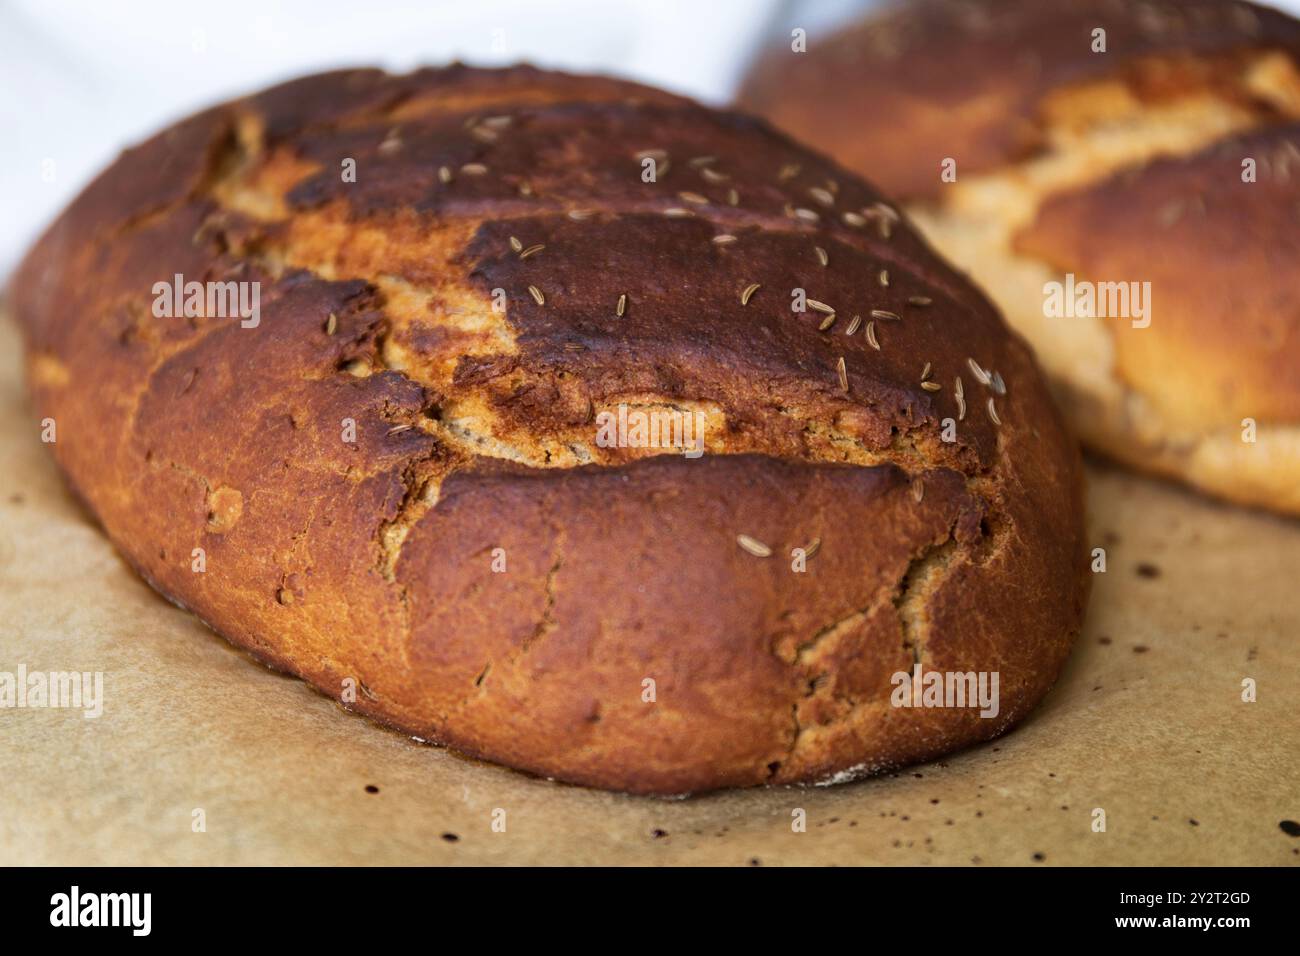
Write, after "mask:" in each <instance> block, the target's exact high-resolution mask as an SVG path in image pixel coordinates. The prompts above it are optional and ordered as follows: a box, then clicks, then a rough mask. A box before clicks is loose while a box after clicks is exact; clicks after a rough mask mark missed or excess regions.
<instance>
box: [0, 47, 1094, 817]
mask: <svg viewBox="0 0 1300 956" xmlns="http://www.w3.org/2000/svg"><path fill="white" fill-rule="evenodd" d="M647 159H650V160H652V161H653V163H654V164H655V167H656V176H655V177H654V181H653V182H646V181H645V179H644V178H643V171H644V170H645V169H646V168H647V166H646V160H647ZM349 160H351V161H353V162H354V163H355V173H356V175H355V181H349V180H348V177H346V176H345V175H343V172H342V171H343V169H344V167H345V166H346V162H347V161H349ZM175 274H182V275H183V276H184V277H185V278H186V279H187V280H189V279H198V280H200V281H232V280H233V281H247V282H258V283H260V290H261V317H260V323H259V324H258V325H257V326H256V327H252V328H246V327H243V326H242V325H241V323H240V322H239V321H238V320H237V319H230V318H219V317H190V318H184V317H181V318H160V317H158V316H156V315H155V314H154V310H153V309H152V307H151V306H152V302H153V292H152V291H151V290H152V288H153V286H154V284H155V283H157V282H160V281H161V282H170V281H171V280H172V277H173V275H175ZM755 285H757V286H758V288H756V289H755V288H753V287H754V286H755ZM795 290H803V292H804V294H805V296H806V298H807V299H808V300H811V301H812V302H813V303H815V305H814V306H813V307H811V308H809V309H807V310H806V311H803V312H799V311H795V310H793V309H792V303H793V302H794V301H796V298H797V295H796V294H795ZM11 293H12V295H13V299H14V302H15V305H16V310H17V314H18V317H19V320H20V323H21V325H22V327H23V329H24V332H25V335H26V339H27V344H28V369H29V378H30V382H31V387H32V391H33V394H34V396H35V400H36V406H37V411H38V413H39V414H40V415H42V416H49V417H52V418H54V419H55V420H56V422H57V428H58V432H57V435H58V438H57V442H56V443H55V444H54V446H53V450H54V452H55V454H56V456H57V458H58V460H59V462H60V464H61V466H62V467H63V469H64V471H65V472H66V474H67V476H68V478H69V480H70V482H71V484H72V485H73V487H74V488H75V489H76V491H77V492H78V494H79V495H80V496H81V497H82V498H83V499H84V500H85V502H86V503H87V504H88V506H89V507H90V508H91V510H92V511H93V512H94V513H95V514H96V515H97V516H98V518H99V519H100V520H101V522H102V523H103V526H104V528H105V529H106V531H107V532H108V534H109V535H110V537H111V538H112V539H113V541H114V542H115V543H116V544H117V546H118V547H119V548H120V549H121V551H122V552H123V553H124V554H125V555H126V556H127V557H128V559H129V560H130V561H131V563H132V564H133V565H134V566H135V567H136V568H137V569H138V570H139V571H140V573H141V574H142V575H144V576H145V577H146V578H147V579H148V580H149V581H150V583H152V584H153V586H154V587H156V588H157V589H158V590H160V591H161V592H162V593H164V594H165V595H167V596H169V597H171V598H172V599H173V600H175V601H177V602H178V603H181V604H183V605H184V606H185V607H188V608H190V609H192V610H193V611H194V612H195V613H196V614H198V615H199V616H200V617H201V618H202V619H203V620H205V621H206V622H208V623H209V624H210V625H211V626H212V627H213V628H214V629H216V630H217V631H218V632H220V633H221V634H223V635H224V636H226V637H227V638H229V639H230V640H232V641H233V642H235V643H237V644H239V645H242V646H244V647H246V648H248V649H249V650H250V651H252V652H253V653H254V654H255V655H257V656H258V657H260V658H261V659H263V660H265V661H267V662H269V663H272V664H274V665H275V666H277V667H280V668H283V669H285V670H288V671H290V672H292V673H294V674H298V675H300V676H302V677H304V678H305V679H307V680H308V681H310V682H311V683H312V684H314V685H315V686H316V687H318V688H320V689H321V690H322V691H323V692H324V693H326V694H328V695H330V696H332V697H335V698H337V699H340V700H342V701H343V702H344V703H345V705H346V706H348V707H350V708H354V709H356V710H359V711H361V712H363V713H365V714H368V715H370V716H372V717H375V718H377V719H379V720H382V721H384V722H387V723H389V724H392V725H394V726H396V727H399V728H402V729H403V730H405V731H407V732H409V733H410V734H412V735H414V736H417V737H419V738H422V739H426V740H430V741H435V742H439V743H444V744H448V745H451V746H453V747H455V748H457V749H459V750H461V751H463V752H465V753H468V754H472V755H475V756H480V757H484V758H487V759H490V760H493V761H497V762H500V763H504V764H507V765H510V766H513V767H516V768H520V769H524V770H527V771H531V772H534V773H538V774H542V775H546V776H551V777H555V778H558V779H562V780H566V781H571V782H576V783H584V784H591V785H597V786H603V787H609V788H616V789H623V790H629V791H640V792H657V793H680V792H687V791H694V790H704V789H709V788H714V787H722V786H745V785H754V784H762V783H791V782H805V781H817V780H824V779H829V778H837V779H843V778H845V777H848V776H852V775H855V774H861V773H866V772H869V771H872V770H878V769H881V768H885V767H890V766H897V765H900V764H902V763H906V762H909V761H915V760H920V759H924V758H927V757H931V756H934V755H937V754H941V753H944V752H947V751H950V750H952V749H954V748H957V747H960V746H962V745H964V744H968V743H970V742H973V741H977V740H981V739H985V738H987V737H989V736H992V735H995V734H997V733H1000V732H1002V731H1003V730H1005V729H1006V728H1007V727H1009V726H1010V725H1012V724H1013V723H1015V722H1016V721H1018V720H1019V719H1020V718H1022V717H1023V716H1024V715H1025V714H1026V713H1027V712H1028V711H1029V710H1030V709H1031V708H1032V706H1033V705H1034V704H1035V703H1036V702H1037V701H1038V700H1039V698H1041V696H1042V695H1043V694H1044V693H1045V692H1046V690H1047V689H1048V688H1049V687H1050V686H1051V684H1052V682H1053V681H1054V680H1055V678H1056V675H1057V673H1058V672H1059V669H1060V667H1061V665H1062V663H1063V661H1064V659H1065V657H1066V655H1067V653H1068V650H1069V647H1070V644H1071V641H1072V639H1073V637H1074V635H1075V633H1076V632H1077V630H1078V627H1079V624H1080V619H1081V616H1082V611H1083V605H1084V601H1085V597H1086V588H1087V584H1086V575H1085V573H1084V540H1083V519H1082V502H1081V477H1080V466H1079V461H1078V454H1077V451H1076V449H1075V448H1074V446H1073V445H1072V443H1071V442H1070V440H1069V438H1068V436H1067V435H1066V433H1065V432H1064V430H1063V428H1062V426H1061V424H1060V421H1059V420H1058V416H1057V414H1056V412H1055V410H1054V408H1053V406H1052V403H1051V400H1050V399H1049V396H1048V394H1047V392H1046V391H1045V388H1044V385H1043V382H1042V380H1041V378H1040V375H1039V373H1038V371H1037V369H1036V367H1035V365H1034V363H1033V360H1032V358H1031V356H1030V354H1029V351H1028V349H1027V347H1026V346H1025V344H1024V343H1023V342H1022V341H1020V340H1019V339H1018V338H1016V337H1015V336H1014V335H1012V334H1011V333H1009V332H1008V330H1007V329H1006V327H1005V326H1004V325H1003V323H1002V322H1001V320H1000V319H999V317H998V315H997V314H996V312H995V311H994V310H993V309H992V307H991V306H990V305H989V304H988V303H987V301H986V300H985V299H984V298H983V297H982V296H981V295H980V294H979V293H978V292H976V291H975V290H974V288H973V287H972V286H971V285H970V284H969V283H967V282H966V281H965V280H963V279H962V278H960V277H959V276H958V275H956V274H955V273H954V272H952V271H951V270H950V269H949V268H947V267H946V266H945V265H944V264H943V263H942V262H941V261H939V260H938V259H937V258H936V257H935V256H934V254H933V253H931V252H930V251H929V250H928V248H927V247H926V246H925V245H924V243H923V242H922V241H921V240H920V239H919V238H918V237H917V236H916V234H915V232H914V231H913V230H912V229H911V228H910V227H909V226H908V225H907V223H906V222H905V221H902V220H901V219H900V218H899V217H898V214H897V213H896V212H895V211H894V210H893V208H892V207H890V206H889V205H888V204H887V203H886V202H885V201H884V200H883V199H882V198H881V196H880V195H879V194H877V193H876V192H874V191H873V190H871V189H869V188H868V187H866V186H865V185H864V184H863V183H862V182H860V181H859V180H857V179H856V178H854V177H853V176H851V175H849V174H847V173H845V172H843V171H842V170H841V169H840V168H838V167H836V166H835V165H834V164H833V163H832V162H830V161H829V160H826V159H824V158H822V157H821V156H819V155H817V154H815V153H812V152H810V151H808V150H806V149H804V148H802V147H799V146H797V145H795V144H794V143H792V142H790V141H789V140H787V139H785V138H783V137H782V136H780V135H778V134H776V133H774V132H772V131H771V130H770V129H769V128H768V127H767V126H766V125H765V124H763V123H762V122H761V121H758V120H753V119H750V118H747V117H742V116H738V115H735V114H729V113H724V112H718V111H714V110H709V109H706V108H703V107H701V106H698V105H696V104H694V103H692V102H690V101H687V100H684V99H681V98H678V97H675V96H670V95H668V94H666V93H661V92H658V91H656V90H653V89H649V88H646V87H641V86H637V85H633V84H628V83H623V82H616V81H612V80H605V79H599V78H591V77H573V76H566V75H562V74H556V73H547V72H541V71H538V70H534V69H531V68H525V67H518V68H513V69H509V70H476V69H470V68H466V67H460V66H455V67H451V68H448V69H440V70H421V71H418V72H416V73H413V74H410V75H408V76H390V75H386V74H384V73H382V72H378V71H373V70H356V71H345V72H338V73H330V74H323V75H319V76H313V77H308V78H305V79H302V80H298V81H295V82H291V83H287V84H285V85H282V86H279V87H276V88H273V89H271V90H268V91H266V92H264V93H261V94H259V95H255V96H251V97H248V98H246V99H243V100H239V101H236V102H233V103H230V104H226V105H223V106H220V107H217V108H214V109H212V110H209V111H207V112H204V113H201V114H199V115H197V116H195V117H193V118H191V119H188V120H186V121H184V122H182V123H179V124H177V125H176V126H174V127H172V128H170V129H168V130H166V131H165V132H163V133H161V134H159V135H158V136H156V137H155V138H153V139H151V140H149V141H148V142H146V143H144V144H143V145H141V146H139V147H136V148H134V149H131V150H128V151H127V152H126V153H125V154H124V155H123V156H122V157H121V158H120V159H119V160H118V161H117V162H116V163H115V164H114V165H113V166H112V167H110V168H109V169H108V170H107V171H106V172H105V173H104V174H103V175H102V176H101V177H100V178H99V179H98V180H96V181H95V182H94V183H93V184H92V185H91V186H90V187H88V188H87V190H86V191H85V192H84V193H83V194H82V195H81V196H80V197H79V198H78V199H77V200H76V201H75V202H74V203H73V204H72V206H71V207H70V208H69V209H68V210H67V212H66V213H65V214H64V215H63V216H62V217H61V218H60V219H59V220H58V221H57V222H56V223H55V224H54V225H53V226H52V227H51V229H50V230H49V231H48V233H47V234H46V235H45V236H44V237H43V238H42V239H41V241H40V242H39V243H38V245H37V246H36V247H35V248H34V249H33V251H32V252H31V253H30V255H29V256H28V258H27V259H26V261H25V262H24V264H23V265H22V267H21V268H20V270H19V272H18V273H17V275H16V277H15V279H14V281H13V283H12V289H11ZM494 305H496V306H501V307H500V308H494ZM832 315H833V318H834V321H833V322H830V323H829V324H828V322H827V320H828V318H829V317H831V316H832ZM620 404H624V405H626V406H627V407H628V408H629V409H631V410H643V411H647V410H649V411H653V410H681V411H688V412H697V413H699V414H700V415H701V416H702V417H703V421H704V422H705V426H706V427H705V433H704V454H703V455H702V456H701V457H697V458H690V457H685V456H683V455H682V454H681V453H680V451H681V450H680V449H674V448H617V447H614V448H610V447H602V446H601V445H599V444H598V443H597V441H596V435H597V426H596V424H595V422H596V418H597V416H598V415H599V414H600V413H601V412H602V411H616V410H617V408H618V406H619V405H620ZM945 419H947V420H950V421H951V427H950V428H949V433H948V434H947V436H946V437H948V438H950V439H952V440H950V441H945V440H944V438H945V435H944V421H945ZM349 422H350V423H352V430H351V431H348V430H347V429H348V423H349ZM794 549H803V552H802V553H805V554H807V555H808V557H807V560H806V570H803V571H797V570H795V567H794V565H795V564H797V561H796V560H795V555H794V554H793V552H794ZM765 552H770V553H769V554H766V556H764V553H765ZM199 554H201V555H202V558H203V563H204V564H205V567H204V569H203V570H202V571H196V570H195V556H196V555H199ZM918 662H919V663H920V664H921V666H922V667H923V668H924V669H925V670H927V671H929V670H937V671H962V672H965V671H983V672H994V671H996V672H998V674H999V682H1000V703H999V711H998V714H997V716H996V717H994V718H982V717H980V716H979V714H978V710H977V709H971V708H965V709H961V708H946V709H945V708H930V709H926V708H899V707H894V706H891V703H890V696H891V692H892V691H893V690H894V684H893V683H891V678H892V675H894V674H895V673H898V672H906V671H911V670H912V668H913V666H914V664H916V663H918ZM350 688H355V689H356V692H355V694H354V695H353V694H349V693H348V691H349V689H350Z"/></svg>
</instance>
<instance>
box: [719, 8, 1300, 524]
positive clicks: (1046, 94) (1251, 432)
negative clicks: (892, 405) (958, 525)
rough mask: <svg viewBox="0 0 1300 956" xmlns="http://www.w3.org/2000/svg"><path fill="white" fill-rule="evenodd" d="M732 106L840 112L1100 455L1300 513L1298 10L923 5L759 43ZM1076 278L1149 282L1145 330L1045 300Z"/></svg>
mask: <svg viewBox="0 0 1300 956" xmlns="http://www.w3.org/2000/svg"><path fill="white" fill-rule="evenodd" d="M1098 27H1102V28H1104V29H1105V30H1106V39H1107V50H1106V52H1105V53H1104V54H1099V53H1093V52H1092V50H1091V38H1092V35H1093V34H1092V31H1093V30H1094V29H1095V28H1098ZM846 88H857V89H861V90H864V91H867V92H866V93H864V94H863V95H860V96H854V97H844V96H840V95H834V94H835V93H836V92H837V91H840V90H843V89H846ZM740 100H741V103H742V104H743V105H745V106H747V107H748V108H752V109H755V110H756V111H759V112H761V113H763V114H764V115H766V116H768V117H769V118H771V119H773V120H774V121H775V122H776V123H777V124H778V125H781V126H783V127H784V128H786V129H787V130H789V131H790V132H792V133H795V134H796V135H800V136H803V137H805V138H807V139H809V140H811V141H813V142H818V140H817V139H816V134H817V131H818V130H819V129H826V128H842V127H846V126H847V127H849V128H851V129H852V130H853V131H854V132H853V134H852V135H845V136H837V137H835V138H834V140H833V141H829V142H828V143H827V148H828V149H829V150H830V151H831V152H832V154H833V155H834V156H836V158H838V159H839V160H841V161H842V162H844V163H845V164H846V165H848V166H850V167H851V168H854V169H856V170H857V171H858V172H860V173H862V174H863V175H866V176H868V177H870V178H871V179H872V180H873V181H877V182H879V183H880V184H881V185H883V186H884V187H886V188H887V189H888V190H890V191H891V192H892V193H894V194H895V195H899V196H902V197H904V198H906V199H908V200H909V201H910V203H909V208H908V211H909V212H910V213H911V214H912V216H913V217H914V219H915V221H916V222H917V224H918V225H919V226H920V227H921V229H922V230H923V232H924V233H925V234H926V235H927V237H928V238H929V239H931V240H932V241H933V242H934V243H935V245H936V246H937V247H938V249H939V250H940V251H941V252H943V253H944V254H945V255H946V256H947V257H948V258H949V259H951V261H953V262H954V263H955V264H956V265H958V266H959V267H961V268H963V269H965V270H967V271H969V273H970V274H971V275H972V276H973V277H974V278H975V279H976V280H978V281H979V282H980V283H981V284H982V285H983V286H984V287H985V288H986V289H987V291H988V292H989V294H990V296H991V297H992V298H993V300H994V301H995V302H996V303H997V304H998V305H999V306H1000V307H1001V309H1002V311H1003V314H1004V315H1006V317H1007V320H1008V321H1009V322H1010V323H1011V325H1012V326H1013V327H1014V328H1015V329H1016V330H1017V331H1019V332H1021V333H1022V334H1024V335H1025V336H1027V337H1028V339H1029V341H1030V343H1031V344H1032V345H1033V347H1034V349H1035V350H1036V352H1037V354H1038V357H1039V360H1040V361H1041V362H1042V363H1043V365H1044V367H1045V369H1046V371H1047V372H1048V374H1049V375H1050V376H1051V379H1052V382H1053V385H1054V386H1055V387H1056V389H1057V391H1058V393H1059V394H1060V395H1061V396H1062V397H1063V399H1064V401H1063V404H1064V407H1065V410H1066V412H1067V415H1068V416H1069V417H1070V418H1071V420H1072V423H1073V424H1074V426H1075V428H1076V430H1077V431H1078V432H1079V433H1080V435H1081V436H1082V437H1083V439H1084V441H1085V442H1087V443H1088V444H1089V445H1091V446H1092V447H1093V448H1095V449H1098V450H1100V451H1103V452H1105V453H1106V454H1108V455H1110V456H1112V457H1115V458H1117V459H1119V460H1121V461H1124V462H1126V463H1128V464H1130V465H1133V466H1135V467H1138V468H1141V469H1143V470H1146V471H1150V472H1155V473H1158V474H1162V475H1167V476H1171V477H1176V478H1179V479H1181V480H1184V481H1186V482H1188V483H1190V484H1192V485H1194V486H1196V487H1198V488H1200V489H1202V490H1204V491H1208V492H1211V493H1214V494H1217V495H1220V496H1222V497H1225V498H1228V499H1230V500H1233V501H1238V502H1242V503H1246V504H1252V505H1259V506H1263V507H1266V508H1271V509H1274V510H1277V511H1282V512H1286V513H1291V514H1300V373H1298V372H1297V369H1300V304H1297V298H1296V293H1295V289H1294V281H1293V276H1292V270H1291V268H1290V263H1291V262H1293V261H1294V258H1295V254H1296V242H1297V238H1296V237H1297V235H1300V125H1297V124H1298V123H1300V22H1297V21H1296V20H1294V19H1292V18H1290V17H1288V16H1286V15H1285V14H1282V13H1278V12H1277V11H1274V10H1269V9H1267V8H1263V7H1258V6H1254V5H1252V4H1248V3H1238V2H1228V0H1187V2H1177V3H1174V2H1168V0H1142V2H1137V0H1069V2H1059V3H1041V2H1037V0H1003V2H994V3H990V2H986V0H917V2H914V3H909V4H908V5H907V6H906V7H903V8H899V9H895V10H891V11H888V12H886V13H883V14H880V15H878V16H875V17H872V18H870V19H868V20H866V21H863V22H862V23H860V24H858V25H855V26H851V27H849V28H846V29H844V30H842V31H840V32H839V33H837V34H836V35H834V36H832V37H829V38H827V39H825V40H824V41H822V42H820V43H818V42H817V41H816V39H814V44H813V48H812V51H811V52H810V53H809V54H807V55H806V56H794V55H790V54H788V53H784V52H780V53H777V52H774V53H772V54H771V55H769V56H768V57H766V58H765V59H763V60H762V61H761V62H760V63H759V64H758V65H757V66H756V67H755V70H754V72H753V74H752V76H751V78H750V79H749V80H748V81H747V83H746V86H745V89H744V91H743V92H742V94H741V97H740ZM868 119H869V120H870V121H869V122H868V121H867V120H868ZM948 157H951V158H953V159H954V160H955V161H956V163H957V167H956V181H954V182H948V183H944V182H942V181H941V179H940V176H939V171H940V163H941V162H942V161H943V160H944V159H945V158H948ZM1246 158H1250V159H1253V160H1254V161H1255V163H1256V165H1257V178H1256V181H1255V182H1253V183H1249V184H1246V183H1243V182H1242V168H1241V167H1242V162H1243V160H1244V159H1246ZM1067 273H1068V274H1071V275H1073V276H1074V278H1075V280H1077V281H1079V282H1091V283H1116V282H1118V283H1129V282H1149V283H1150V325H1149V326H1148V327H1142V328H1133V327H1132V325H1131V323H1129V322H1127V321H1124V320H1122V319H1121V320H1119V321H1109V320H1102V319H1096V318H1079V317H1064V318H1062V317H1048V316H1046V315H1045V314H1044V287H1045V284H1046V283H1049V282H1060V283H1063V282H1064V281H1065V276H1066V274H1067ZM1243 438H1246V439H1251V438H1253V440H1243Z"/></svg>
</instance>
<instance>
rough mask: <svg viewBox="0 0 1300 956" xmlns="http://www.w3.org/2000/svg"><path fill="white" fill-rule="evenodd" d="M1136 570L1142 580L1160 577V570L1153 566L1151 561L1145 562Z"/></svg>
mask: <svg viewBox="0 0 1300 956" xmlns="http://www.w3.org/2000/svg"><path fill="white" fill-rule="evenodd" d="M1134 570H1136V571H1137V574H1138V577H1140V578H1158V577H1160V569H1159V568H1158V567H1156V566H1155V565H1154V564H1151V563H1150V562H1149V561H1143V562H1142V563H1141V564H1139V565H1138V566H1137V567H1136V568H1135V569H1134Z"/></svg>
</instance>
